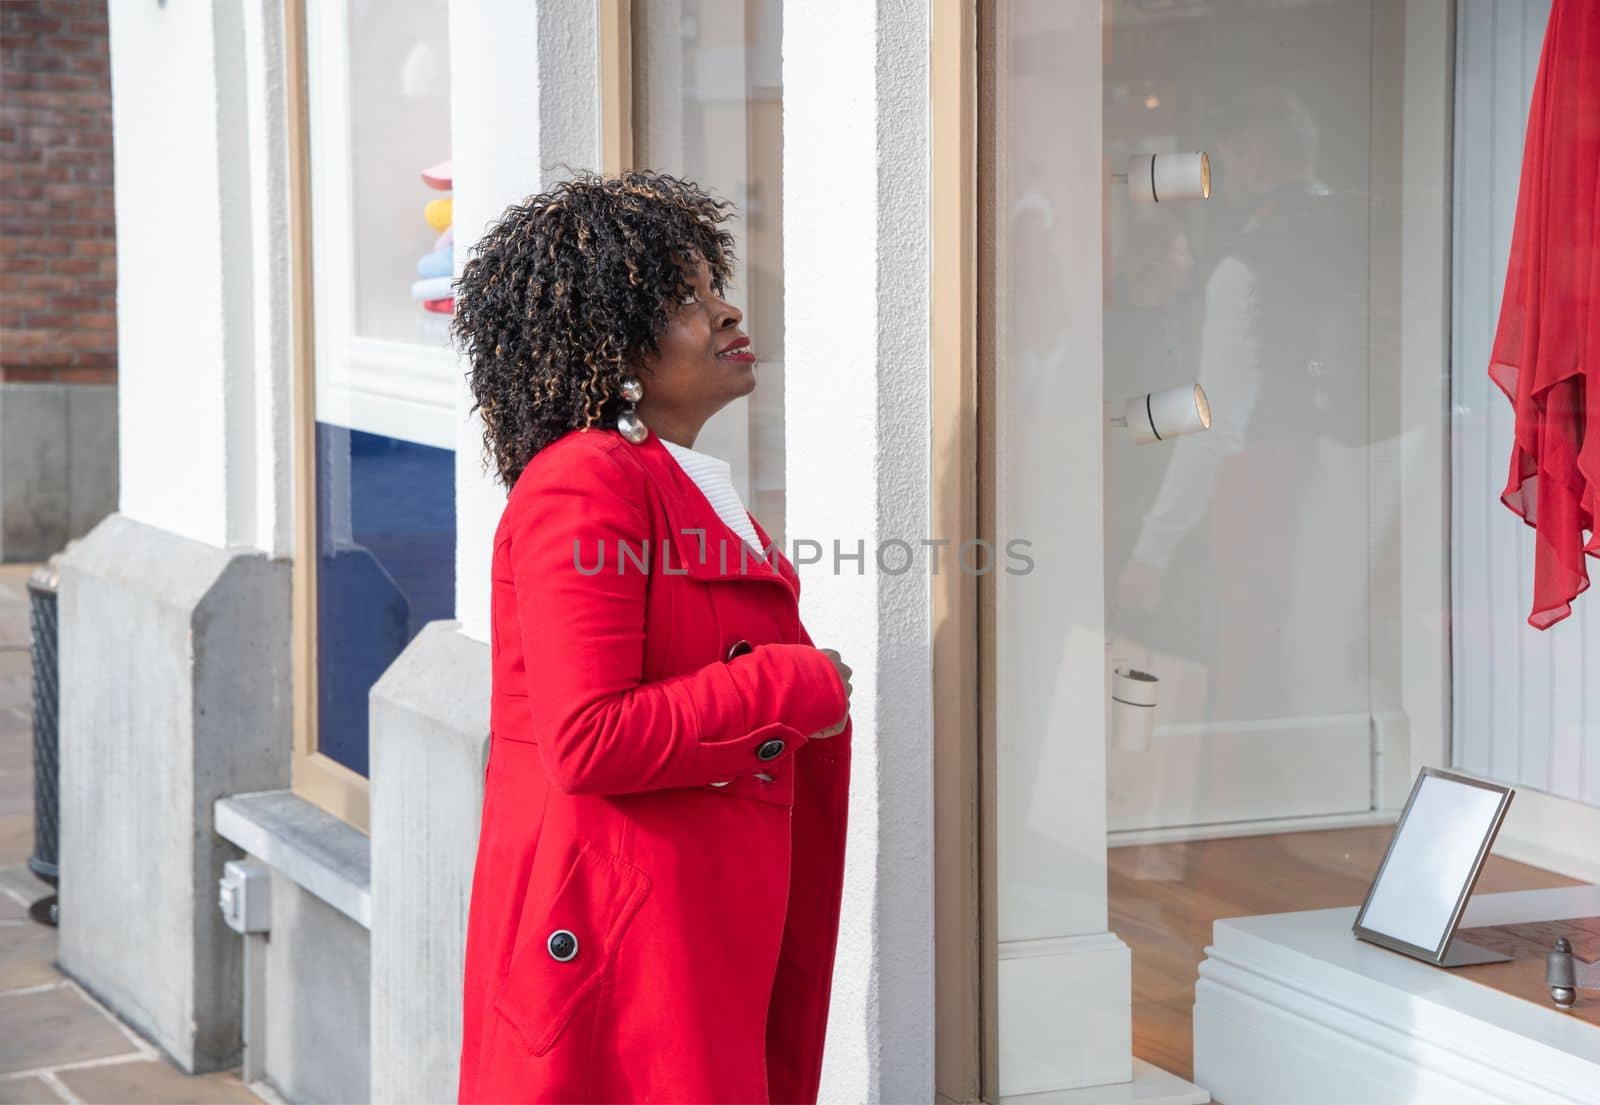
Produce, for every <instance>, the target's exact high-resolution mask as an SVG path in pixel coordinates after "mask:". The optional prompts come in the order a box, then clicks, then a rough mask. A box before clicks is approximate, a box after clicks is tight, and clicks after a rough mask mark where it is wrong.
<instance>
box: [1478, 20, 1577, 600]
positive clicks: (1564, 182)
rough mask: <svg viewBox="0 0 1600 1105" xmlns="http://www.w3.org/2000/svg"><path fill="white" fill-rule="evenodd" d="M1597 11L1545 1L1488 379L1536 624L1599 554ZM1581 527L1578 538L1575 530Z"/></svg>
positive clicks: (1505, 496) (1568, 596)
mask: <svg viewBox="0 0 1600 1105" xmlns="http://www.w3.org/2000/svg"><path fill="white" fill-rule="evenodd" d="M1597 176H1600V2H1596V0H1555V3H1554V5H1553V6H1552V7H1551V9H1550V22H1549V24H1548V25H1547V26H1546V28H1545V36H1544V46H1543V50H1542V53H1541V56H1540V60H1539V72H1538V76H1537V77H1536V78H1535V80H1534V85H1533V104H1532V108H1531V109H1530V110H1529V113H1528V130H1527V135H1526V137H1525V138H1524V140H1523V153H1522V181H1521V185H1520V190H1519V192H1518V195H1517V215H1516V225H1515V227H1514V229H1513V230H1512V236H1511V259H1510V263H1509V264H1508V266H1507V269H1506V286H1505V295H1504V298H1503V299H1502V301H1501V305H1500V321H1499V327H1498V329H1497V330H1496V332H1495V340H1494V348H1493V351H1492V353H1491V355H1490V362H1489V376H1490V378H1492V379H1493V380H1494V382H1495V383H1496V384H1498V385H1499V387H1500V389H1501V390H1502V391H1504V392H1505V393H1506V397H1507V398H1509V399H1510V400H1511V402H1512V404H1513V405H1514V407H1515V408H1516V440H1515V444H1514V445H1513V447H1512V450H1511V474H1510V478H1509V479H1508V480H1507V482H1506V488H1505V490H1504V491H1503V492H1502V493H1501V495H1500V500H1501V502H1503V503H1505V504H1506V506H1508V507H1510V508H1511V509H1512V510H1514V511H1516V512H1517V513H1518V514H1519V515H1521V516H1522V518H1523V520H1524V521H1525V522H1527V524H1528V525H1530V526H1532V527H1533V528H1534V530H1535V532H1536V534H1537V536H1536V539H1535V542H1534V546H1535V550H1536V551H1535V555H1534V566H1533V611H1532V613H1531V614H1530V615H1529V617H1528V624H1530V625H1532V626H1534V627H1535V628H1537V629H1548V628H1549V627H1550V626H1552V625H1554V624H1555V623H1556V622H1558V621H1560V620H1561V619H1563V618H1565V617H1567V616H1568V615H1569V614H1571V613H1572V600H1573V599H1574V598H1576V597H1577V596H1578V595H1580V594H1582V593H1583V592H1584V591H1586V590H1588V588H1589V572H1588V567H1587V565H1586V563H1585V560H1584V557H1585V554H1587V555H1589V556H1600V534H1597V533H1595V528H1594V527H1595V515H1596V513H1597V510H1596V506H1597V496H1600V366H1597V365H1596V364H1595V363H1594V359H1593V358H1594V356H1595V354H1596V351H1597V350H1600V311H1597V310H1596V306H1595V305H1596V296H1597V294H1600V270H1597V269H1596V267H1595V233H1596V227H1597V226H1600V220H1597V210H1600V208H1597V205H1600V181H1597V179H1596V178H1597ZM1585 530H1588V531H1589V537H1588V539H1587V543H1586V542H1585V538H1584V531H1585Z"/></svg>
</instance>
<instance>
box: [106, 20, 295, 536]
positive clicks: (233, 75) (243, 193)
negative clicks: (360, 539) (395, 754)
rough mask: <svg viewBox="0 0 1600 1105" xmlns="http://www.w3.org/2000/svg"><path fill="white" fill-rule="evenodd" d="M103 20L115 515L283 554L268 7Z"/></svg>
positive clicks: (274, 81)
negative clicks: (113, 242)
mask: <svg viewBox="0 0 1600 1105" xmlns="http://www.w3.org/2000/svg"><path fill="white" fill-rule="evenodd" d="M110 16H111V22H110V38H111V83H112V93H113V95H112V111H113V113H114V116H115V118H114V129H113V142H114V146H115V154H116V162H117V186H116V199H115V206H116V215H117V267H118V271H119V273H121V279H120V280H119V281H118V288H117V341H118V358H119V361H118V381H117V386H118V408H119V410H118V447H119V467H120V472H121V488H120V498H119V510H120V512H121V513H122V514H124V515H127V516H128V517H131V518H134V519H136V520H138V521H141V522H145V523H147V524H149V525H153V526H157V527H159V528H161V529H164V530H167V531H168V532H171V533H175V534H179V535H181V536H184V537H189V538H192V539H194V540H197V541H203V542H206V543H207V544H210V545H213V546H219V547H220V546H225V545H234V546H239V545H246V546H252V547H256V548H260V549H262V550H264V551H267V552H269V553H272V554H274V555H282V554H283V553H284V552H286V551H287V544H286V543H287V539H288V534H287V532H286V530H287V524H288V523H287V520H288V498H287V496H288V493H289V479H288V436H287V432H286V430H284V431H283V432H278V431H277V430H275V429H274V428H273V427H274V426H277V425H279V424H281V425H283V426H285V427H286V425H287V411H286V409H285V405H286V403H287V395H288V360H287V350H288V344H287V342H288V330H287V327H288V318H287V284H286V281H287V260H286V255H285V254H284V252H283V250H284V249H285V244H286V241H287V238H286V208H285V192H284V190H283V189H284V178H283V175H282V168H281V164H278V163H279V162H281V151H282V140H283V139H282V135H283V108H282V100H281V97H282V54H281V41H282V34H281V30H282V28H281V23H282V9H281V6H280V5H279V4H278V3H276V2H273V0H256V2H253V3H251V4H246V5H215V6H213V5H209V4H199V5H196V4H167V5H159V4H132V5H124V4H113V5H112V6H111V11H110ZM152 119H159V120H161V121H162V122H161V125H159V126H151V125H149V121H150V120H152ZM274 165H277V167H276V168H273V166H274ZM258 284H261V285H264V286H263V287H258V286H257V285H258ZM258 293H259V296H258ZM269 297H270V298H271V299H272V300H274V301H275V305H273V304H272V303H269V302H268V300H269ZM258 298H259V301H260V303H261V306H260V308H259V309H258Z"/></svg>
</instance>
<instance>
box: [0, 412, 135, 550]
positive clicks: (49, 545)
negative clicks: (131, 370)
mask: <svg viewBox="0 0 1600 1105" xmlns="http://www.w3.org/2000/svg"><path fill="white" fill-rule="evenodd" d="M117 463H118V462H117V389H116V385H114V384H33V383H14V382H13V383H4V384H0V561H3V562H8V563H10V562H16V561H35V560H44V559H45V558H46V557H48V556H49V555H50V554H51V553H53V552H56V551H58V550H59V549H60V548H61V547H62V546H64V545H65V544H66V543H67V541H68V540H69V539H71V538H73V537H81V536H82V535H83V534H85V533H88V532H89V530H90V529H92V528H94V526H95V524H96V523H98V522H99V521H100V519H102V518H104V517H105V516H106V515H107V514H109V513H111V512H112V511H113V510H115V509H116V508H117V479H118V476H117V472H118V469H117Z"/></svg>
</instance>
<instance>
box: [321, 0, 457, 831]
mask: <svg viewBox="0 0 1600 1105" xmlns="http://www.w3.org/2000/svg"><path fill="white" fill-rule="evenodd" d="M303 18H304V21H305V22H304V66H305V72H306V80H305V90H304V93H305V124H306V130H305V151H304V152H305V153H306V155H307V156H308V157H309V174H308V177H309V196H308V197H306V199H308V203H307V204H306V206H307V209H308V213H309V222H310V247H311V258H312V263H311V272H310V277H311V287H312V296H311V303H310V311H309V314H310V318H309V320H308V321H309V323H310V326H311V329H312V331H313V334H314V338H313V343H312V348H311V354H312V355H311V357H310V358H309V360H310V364H309V365H308V366H305V367H304V368H303V369H302V370H303V371H308V372H309V373H310V376H311V381H310V384H311V386H310V387H309V388H308V389H305V390H306V391H309V394H310V400H311V402H310V405H311V406H312V408H313V411H314V416H313V419H314V420H313V424H312V428H311V430H310V433H309V434H308V436H309V438H310V439H311V440H310V442H309V446H310V447H309V448H308V447H305V446H302V448H301V450H300V451H299V455H300V456H301V457H302V462H303V463H309V464H310V465H311V467H312V469H313V479H311V480H310V481H306V480H304V479H303V480H302V481H301V483H300V486H301V487H304V488H309V489H310V490H311V495H310V496H309V498H310V499H311V500H312V501H308V502H302V503H300V504H299V506H298V507H297V509H298V510H300V511H307V512H310V519H309V531H308V529H307V528H306V521H305V520H302V526H301V529H300V532H301V533H302V534H306V533H307V532H309V534H310V540H311V542H312V544H313V547H314V548H315V550H316V556H315V558H314V566H313V567H311V568H310V570H308V571H307V572H306V573H305V574H304V576H302V577H301V578H302V579H303V580H304V586H305V587H306V589H307V590H308V591H309V593H310V598H309V601H306V600H302V601H301V602H300V603H299V604H297V610H299V611H301V612H302V613H303V614H309V615H310V616H307V617H303V618H302V619H301V620H300V622H299V624H297V632H298V633H300V634H303V635H305V636H304V637H303V638H302V642H303V644H305V645H307V646H308V652H309V656H310V660H309V662H308V663H307V664H306V665H305V667H304V668H303V670H302V673H301V674H302V677H303V678H305V679H306V680H307V681H308V682H309V683H310V684H311V685H312V686H313V687H314V688H315V693H314V696H313V698H312V700H311V705H310V707H309V709H307V710H306V711H304V714H305V716H303V717H302V728H303V729H304V730H306V731H304V732H302V733H301V734H300V735H299V740H298V741H297V749H298V750H299V753H300V754H299V755H297V757H296V765H295V785H296V789H297V790H301V791H303V792H306V793H308V796H309V797H312V798H313V800H315V801H319V802H320V803H321V804H324V805H326V806H329V807H330V808H334V809H336V811H337V812H340V813H341V814H342V815H345V816H348V817H350V818H351V820H353V821H357V822H362V821H364V819H365V818H364V811H365V801H364V787H365V776H366V774H367V769H368V755H367V733H368V712H367V696H368V692H369V691H370V690H371V688H372V684H373V683H374V681H376V679H377V678H378V677H379V676H380V675H381V674H382V673H383V672H384V670H385V669H386V668H388V666H389V665H390V664H391V663H393V661H394V660H395V658H396V657H397V656H398V655H399V654H400V652H401V650H402V649H404V648H405V647H406V645H407V644H408V643H409V642H410V641H411V639H412V638H413V637H415V636H416V634H417V633H418V631H419V630H421V628H422V626H423V625H424V624H426V623H427V622H429V621H433V620H436V619H441V618H450V617H452V616H453V615H454V609H455V598H454V577H455V538H456V535H455V513H456V512H455V477H454V446H455V441H454V437H455V425H456V418H455V409H454V399H455V391H456V386H457V382H458V381H457V369H456V359H455V355H454V353H453V351H452V350H451V349H450V347H449V342H448V330H447V327H448V322H449V318H450V309H451V306H452V302H451V299H450V295H449V282H450V279H451V276H452V272H453V263H452V254H453V230H452V226H451V191H450V188H451V184H452V179H451V178H452V172H451V165H450V161H451V149H450V69H449V38H448V4H447V2H446V0H403V2H386V3H377V2H374V0H349V2H333V0H329V2H327V3H321V2H318V3H307V4H305V6H304V16H303ZM302 393H303V394H304V393H305V392H302ZM352 788H353V790H354V791H356V792H360V793H354V794H353V793H351V791H352Z"/></svg>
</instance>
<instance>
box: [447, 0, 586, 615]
mask: <svg viewBox="0 0 1600 1105" xmlns="http://www.w3.org/2000/svg"><path fill="white" fill-rule="evenodd" d="M599 33H600V25H599V12H598V6H597V5H596V3H595V2H594V0H538V2H537V3H528V2H527V0H452V2H451V4H450V81H451V87H450V130H451V135H452V139H451V144H452V146H453V151H452V156H453V157H454V158H455V173H456V175H455V188H454V190H453V192H452V195H453V196H454V198H455V228H456V244H455V275H456V276H457V277H459V276H460V275H461V272H462V269H463V268H464V267H465V266H466V263H467V259H468V256H469V253H468V250H469V249H470V248H471V246H472V244H473V243H474V242H475V241H477V240H478V238H479V237H481V236H482V235H483V233H484V232H485V231H486V230H487V229H488V227H489V225H490V224H491V223H493V222H494V221H495V220H496V219H498V218H499V217H500V215H501V213H502V212H504V211H505V209H506V208H507V207H508V206H510V205H511V204H515V203H521V202H522V201H523V200H525V199H526V198H527V197H529V196H531V195H534V194H535V193H537V192H540V191H542V190H543V189H544V188H545V187H547V186H548V185H550V184H553V183H555V182H556V181H558V180H561V179H564V178H565V177H567V176H568V175H570V174H569V173H568V172H567V170H566V168H564V167H563V165H562V163H563V162H565V163H566V164H567V165H570V166H571V167H572V168H573V169H595V170H598V169H599V168H600V167H601V164H600V160H601V158H600V94H599V88H600V84H599V78H600V40H599ZM469 367H470V366H469V364H468V362H467V360H466V358H465V357H463V358H462V360H461V372H462V373H463V376H462V382H461V385H460V388H459V391H458V393H457V396H458V397H457V404H456V409H457V411H458V412H459V414H460V418H459V420H458V428H457V436H456V618H457V619H458V620H459V621H460V622H461V632H462V633H464V634H466V635H467V636H469V637H472V638H474V639H475V640H478V641H484V642H487V641H488V640H489V561H490V555H491V553H492V551H493V550H492V545H493V540H494V530H495V526H496V525H497V524H498V523H499V521H500V514H501V512H502V511H503V510H504V509H505V503H506V489H505V488H503V487H501V486H499V484H498V483H497V482H496V479H495V476H494V474H493V471H492V469H491V470H489V471H486V470H485V467H484V461H483V422H482V420H481V419H480V418H479V417H478V416H477V415H476V414H473V415H471V416H470V417H469V416H468V414H467V411H468V409H469V408H470V407H471V406H472V402H473V400H472V394H471V392H470V391H469V389H468V387H467V383H466V379H465V375H464V374H465V373H466V372H467V370H468V368H469Z"/></svg>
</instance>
